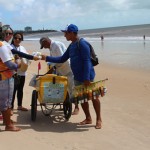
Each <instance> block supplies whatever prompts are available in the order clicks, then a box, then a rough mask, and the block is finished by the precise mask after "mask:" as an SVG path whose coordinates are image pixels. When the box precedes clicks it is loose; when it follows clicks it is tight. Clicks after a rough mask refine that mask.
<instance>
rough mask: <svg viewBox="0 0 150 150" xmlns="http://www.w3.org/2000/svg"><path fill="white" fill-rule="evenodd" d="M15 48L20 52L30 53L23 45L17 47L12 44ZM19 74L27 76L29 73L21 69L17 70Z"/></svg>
mask: <svg viewBox="0 0 150 150" xmlns="http://www.w3.org/2000/svg"><path fill="white" fill-rule="evenodd" d="M11 46H12V47H13V48H14V49H15V50H17V51H20V52H23V53H26V54H28V52H27V50H26V49H25V48H24V47H23V46H21V45H20V46H19V47H15V46H14V45H11ZM17 74H18V75H20V76H25V75H26V74H27V73H26V72H23V71H21V70H20V69H18V70H17Z"/></svg>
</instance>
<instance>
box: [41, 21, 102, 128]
mask: <svg viewBox="0 0 150 150" xmlns="http://www.w3.org/2000/svg"><path fill="white" fill-rule="evenodd" d="M61 31H62V32H64V36H65V37H66V39H67V41H71V44H70V45H69V48H68V49H67V51H66V52H65V53H64V54H63V55H62V56H60V57H51V56H45V55H42V59H43V60H45V61H49V62H54V63H63V62H65V61H67V60H68V59H69V58H70V64H71V69H72V72H73V74H74V84H75V86H76V85H85V86H89V85H90V83H91V82H92V81H94V78H95V71H94V67H93V65H92V62H91V59H90V47H89V45H88V43H87V42H86V41H85V40H84V39H81V40H80V50H79V48H78V27H77V26H76V25H74V24H70V25H68V26H67V27H66V28H65V30H61ZM92 102H93V106H94V109H95V112H96V126H95V128H96V129H100V128H101V123H102V119H101V111H100V100H99V97H98V96H97V97H96V98H94V97H93V98H92ZM81 106H82V109H83V111H84V113H85V117H86V118H85V120H83V121H82V122H80V123H79V124H80V125H85V124H92V117H91V115H90V111H89V103H88V102H85V103H82V104H81Z"/></svg>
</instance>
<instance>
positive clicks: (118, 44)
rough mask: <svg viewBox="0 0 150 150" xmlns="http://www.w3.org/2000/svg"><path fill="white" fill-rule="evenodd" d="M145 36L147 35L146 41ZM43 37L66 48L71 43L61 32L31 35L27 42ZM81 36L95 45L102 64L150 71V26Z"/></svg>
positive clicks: (93, 31)
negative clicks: (55, 41) (102, 38)
mask: <svg viewBox="0 0 150 150" xmlns="http://www.w3.org/2000/svg"><path fill="white" fill-rule="evenodd" d="M101 34H103V35H104V40H103V41H101V38H100V35H101ZM143 35H146V38H145V40H144V39H143ZM42 36H49V37H50V38H51V39H53V40H57V41H61V42H63V43H64V44H65V45H66V46H68V45H69V43H70V42H68V41H66V39H65V37H64V36H63V33H61V32H60V33H44V34H38V35H30V36H26V37H25V41H32V42H33V43H34V42H38V41H39V39H40V37H42ZM79 36H80V37H84V38H85V39H86V40H88V41H89V42H90V43H91V44H92V45H93V47H94V49H95V52H96V54H97V55H98V57H99V60H100V64H101V63H103V62H106V63H111V64H115V65H119V66H122V67H129V68H135V69H143V70H147V71H150V25H149V26H140V27H139V26H138V27H130V28H129V27H124V28H121V29H120V28H115V29H114V28H111V29H109V30H107V29H105V30H104V29H103V30H102V29H99V30H98V29H97V30H86V31H82V32H80V33H79ZM38 44H39V42H38ZM38 47H40V45H38ZM37 49H38V48H37ZM38 51H40V49H38ZM42 51H44V50H42ZM45 51H46V50H45Z"/></svg>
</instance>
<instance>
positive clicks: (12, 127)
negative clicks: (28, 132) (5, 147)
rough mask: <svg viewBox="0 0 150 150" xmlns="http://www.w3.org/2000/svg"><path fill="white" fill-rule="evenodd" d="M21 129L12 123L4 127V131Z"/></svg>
mask: <svg viewBox="0 0 150 150" xmlns="http://www.w3.org/2000/svg"><path fill="white" fill-rule="evenodd" d="M20 130H21V129H20V128H18V127H16V126H14V125H10V126H7V127H5V131H14V132H17V131H20Z"/></svg>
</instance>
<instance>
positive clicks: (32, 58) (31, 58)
mask: <svg viewBox="0 0 150 150" xmlns="http://www.w3.org/2000/svg"><path fill="white" fill-rule="evenodd" d="M11 51H12V53H13V54H17V55H18V56H19V57H23V58H26V59H29V60H39V57H37V56H33V55H29V54H26V53H23V52H20V51H17V50H15V49H12V50H11Z"/></svg>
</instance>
